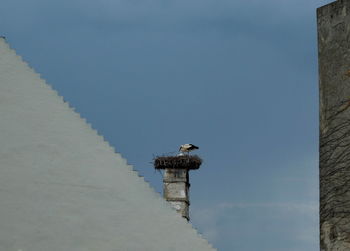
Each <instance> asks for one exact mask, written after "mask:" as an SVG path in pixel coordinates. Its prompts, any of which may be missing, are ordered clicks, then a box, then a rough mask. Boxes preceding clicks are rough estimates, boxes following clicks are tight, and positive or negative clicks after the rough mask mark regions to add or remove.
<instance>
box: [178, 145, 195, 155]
mask: <svg viewBox="0 0 350 251" xmlns="http://www.w3.org/2000/svg"><path fill="white" fill-rule="evenodd" d="M196 149H199V147H198V146H195V145H192V144H184V145H181V146H180V149H179V152H181V153H185V152H186V153H187V154H189V152H191V151H193V150H196Z"/></svg>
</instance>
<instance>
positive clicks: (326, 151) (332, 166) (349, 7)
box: [317, 0, 350, 251]
mask: <svg viewBox="0 0 350 251" xmlns="http://www.w3.org/2000/svg"><path fill="white" fill-rule="evenodd" d="M317 25H318V55H319V88H320V249H321V251H330V250H337V251H349V250H350V1H348V0H347V1H345V0H338V1H336V2H333V3H331V4H328V5H326V6H323V7H321V8H319V9H318V10H317Z"/></svg>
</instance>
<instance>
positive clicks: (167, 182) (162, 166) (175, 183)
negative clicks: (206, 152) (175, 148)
mask: <svg viewBox="0 0 350 251" xmlns="http://www.w3.org/2000/svg"><path fill="white" fill-rule="evenodd" d="M201 164H202V160H201V158H199V157H198V156H197V155H183V156H166V157H157V158H156V159H155V160H154V168H155V169H158V170H164V176H163V196H164V199H165V200H166V201H168V202H169V203H170V204H171V206H172V207H173V208H174V209H175V210H176V211H177V212H178V213H180V214H181V216H182V217H184V218H186V219H187V220H188V221H189V220H190V216H189V206H190V198H189V189H190V181H189V171H190V170H197V169H199V167H200V165H201Z"/></svg>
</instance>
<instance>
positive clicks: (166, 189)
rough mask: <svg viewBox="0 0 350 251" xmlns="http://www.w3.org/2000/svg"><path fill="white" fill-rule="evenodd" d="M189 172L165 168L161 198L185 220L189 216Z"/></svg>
mask: <svg viewBox="0 0 350 251" xmlns="http://www.w3.org/2000/svg"><path fill="white" fill-rule="evenodd" d="M188 172H189V170H188V169H174V168H166V169H165V171H164V178H163V196H164V198H165V199H166V200H167V201H169V202H170V204H171V205H172V207H173V208H174V209H175V210H176V211H177V212H178V213H180V214H181V215H182V217H184V218H186V219H187V220H189V219H190V216H189V205H190V198H189V188H190V183H189V175H188Z"/></svg>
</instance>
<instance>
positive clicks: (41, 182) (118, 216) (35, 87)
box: [0, 39, 213, 251]
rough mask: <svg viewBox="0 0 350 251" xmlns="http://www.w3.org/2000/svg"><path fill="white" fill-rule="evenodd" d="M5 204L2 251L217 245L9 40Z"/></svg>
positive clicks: (4, 69)
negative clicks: (147, 180) (12, 47)
mask: <svg viewBox="0 0 350 251" xmlns="http://www.w3.org/2000/svg"><path fill="white" fill-rule="evenodd" d="M120 122H121V123H122V122H123V118H122V117H121V118H120ZM0 203H1V205H0V250H1V251H12V250H13V251H18V250H22V251H92V250H96V251H113V250H114V251H116V250H120V251H128V250H129V251H134V250H143V251H147V250H149V251H157V250H160V251H165V250H179V251H180V250H181V251H185V250H188V251H194V250H201V251H205V250H213V249H212V248H211V246H210V245H208V243H207V242H206V241H205V240H204V239H202V238H201V237H200V236H199V235H198V234H197V233H196V231H195V230H194V229H193V228H192V227H191V225H190V224H188V223H187V222H186V220H185V219H183V218H182V217H181V216H180V215H178V214H177V213H176V212H175V211H174V210H172V209H171V208H170V206H169V205H168V204H167V203H166V202H165V201H163V199H162V198H161V197H160V196H159V195H158V194H156V193H155V192H154V191H153V190H152V189H151V188H150V187H149V185H148V184H147V183H145V182H144V181H143V180H142V179H141V178H140V177H138V176H137V174H136V173H135V172H134V171H132V168H131V166H128V165H127V163H126V161H125V160H124V159H122V158H121V156H120V155H119V154H116V153H114V149H112V148H111V147H110V146H109V145H108V144H107V143H106V142H105V141H104V140H103V138H102V137H101V136H99V135H97V134H96V132H95V131H93V130H92V129H91V128H90V126H89V125H87V124H86V123H85V121H84V120H83V119H81V118H80V117H79V115H78V114H77V113H75V112H73V111H72V110H71V108H70V107H69V106H68V105H67V104H66V103H64V102H63V101H62V98H60V97H58V96H57V94H56V93H55V92H54V91H53V90H52V89H51V88H50V87H49V86H48V85H46V84H45V82H44V81H43V80H41V79H40V77H39V76H38V75H37V74H36V73H34V72H33V70H32V69H30V68H29V67H28V65H27V64H25V63H24V62H23V61H22V60H21V58H20V57H18V56H16V54H15V52H14V51H13V50H10V48H9V47H8V45H7V44H6V42H5V41H4V39H0Z"/></svg>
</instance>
